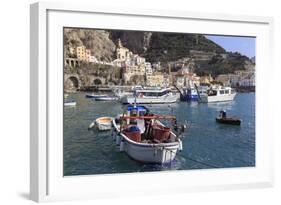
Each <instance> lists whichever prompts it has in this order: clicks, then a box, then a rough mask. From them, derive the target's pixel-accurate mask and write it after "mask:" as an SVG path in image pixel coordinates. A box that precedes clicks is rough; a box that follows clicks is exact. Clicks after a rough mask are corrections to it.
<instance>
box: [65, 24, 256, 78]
mask: <svg viewBox="0 0 281 205" xmlns="http://www.w3.org/2000/svg"><path fill="white" fill-rule="evenodd" d="M118 39H121V41H122V44H123V45H124V46H125V47H127V48H129V49H130V50H131V51H132V52H133V53H135V54H139V55H141V56H144V57H145V58H146V60H147V61H149V62H151V63H154V62H161V63H162V65H165V64H166V63H167V62H170V61H177V60H179V59H182V58H185V57H191V53H190V51H191V50H193V51H194V50H195V51H203V52H206V53H214V54H215V55H213V56H212V57H211V58H210V59H209V60H207V61H206V60H203V61H202V60H196V61H195V66H194V67H195V70H194V71H195V72H197V73H198V74H199V75H205V74H211V75H214V76H216V75H218V74H223V73H232V72H234V71H235V70H239V69H247V68H248V67H253V66H254V63H253V62H252V61H251V60H250V59H249V58H248V57H246V56H243V55H241V54H239V53H227V52H226V51H225V49H223V48H222V47H221V46H219V45H217V44H216V43H214V42H212V41H211V40H209V39H207V38H206V37H205V36H204V35H201V34H181V33H159V32H145V31H121V30H95V29H74V28H66V29H65V31H64V45H65V51H66V56H67V57H75V53H74V54H73V53H71V48H75V47H77V46H81V45H84V46H86V47H87V48H88V49H91V53H92V55H94V56H95V57H96V58H97V59H98V60H102V61H107V62H110V61H112V60H114V59H115V58H116V56H115V49H116V46H115V45H116V43H117V41H118ZM222 54H225V56H226V57H223V55H222ZM199 55H200V53H199ZM202 55H203V54H202Z"/></svg>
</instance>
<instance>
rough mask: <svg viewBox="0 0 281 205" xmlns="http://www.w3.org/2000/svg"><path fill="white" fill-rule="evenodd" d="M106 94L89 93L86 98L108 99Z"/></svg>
mask: <svg viewBox="0 0 281 205" xmlns="http://www.w3.org/2000/svg"><path fill="white" fill-rule="evenodd" d="M106 96H107V95H105V94H94V93H87V94H86V98H99V97H106Z"/></svg>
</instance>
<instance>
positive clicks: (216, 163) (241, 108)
mask: <svg viewBox="0 0 281 205" xmlns="http://www.w3.org/2000/svg"><path fill="white" fill-rule="evenodd" d="M68 98H70V99H75V100H76V101H77V105H76V107H65V108H64V145H63V146H64V175H65V176H70V175H91V174H108V173H128V172H143V171H160V170H188V169H206V168H212V167H219V168H229V167H250V166H255V93H239V94H237V96H236V97H235V100H234V101H233V102H227V103H209V104H203V103H200V104H198V103H197V102H192V103H186V102H178V103H174V104H172V105H171V106H170V107H168V105H148V106H147V107H149V108H150V110H151V111H152V112H153V113H155V114H168V115H171V114H173V115H176V116H177V119H178V122H184V121H189V122H191V127H190V128H189V129H188V130H187V132H186V133H185V138H184V139H183V151H181V152H178V154H177V156H176V158H175V160H174V161H173V162H172V164H169V165H151V164H142V163H139V162H136V161H134V160H132V159H130V158H129V157H128V156H127V155H126V153H124V152H118V147H116V145H115V142H114V141H113V140H112V137H111V132H110V131H105V132H98V131H88V129H87V128H88V126H89V124H90V123H91V122H92V121H93V120H94V119H96V118H97V117H101V116H112V117H114V116H116V115H117V113H122V110H123V108H122V105H121V104H120V103H118V102H97V101H94V100H91V99H87V98H85V93H76V94H71V95H70V96H69V97H68ZM221 109H225V110H227V114H228V115H231V116H238V117H239V118H241V119H242V124H241V126H233V125H223V124H218V123H216V121H215V117H216V116H217V115H218V112H219V111H220V110H221Z"/></svg>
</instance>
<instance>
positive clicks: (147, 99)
mask: <svg viewBox="0 0 281 205" xmlns="http://www.w3.org/2000/svg"><path fill="white" fill-rule="evenodd" d="M177 100H178V96H177V95H176V94H175V93H173V92H172V91H171V90H170V89H168V88H163V89H159V88H158V89H148V88H146V89H141V90H136V91H135V94H134V95H126V96H124V97H122V98H121V102H122V103H123V104H133V103H137V104H157V103H158V104H159V103H161V104H162V103H175V102H177Z"/></svg>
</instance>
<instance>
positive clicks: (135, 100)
mask: <svg viewBox="0 0 281 205" xmlns="http://www.w3.org/2000/svg"><path fill="white" fill-rule="evenodd" d="M136 107H137V92H136V91H135V99H134V108H136Z"/></svg>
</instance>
